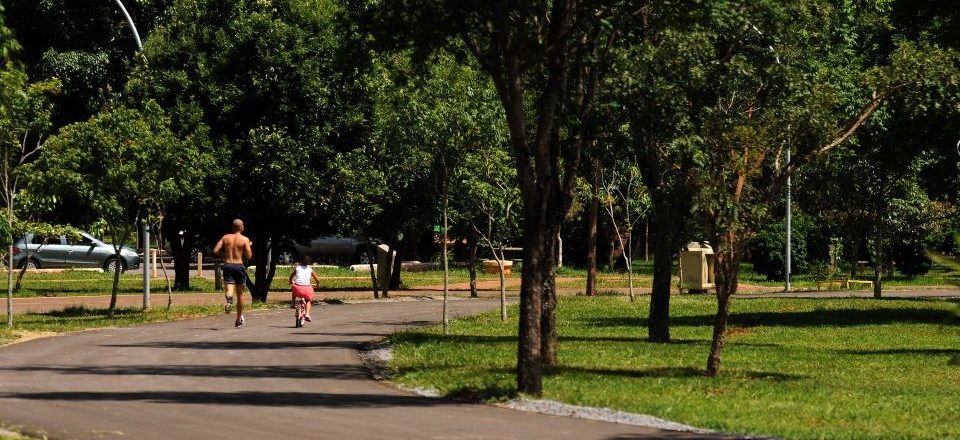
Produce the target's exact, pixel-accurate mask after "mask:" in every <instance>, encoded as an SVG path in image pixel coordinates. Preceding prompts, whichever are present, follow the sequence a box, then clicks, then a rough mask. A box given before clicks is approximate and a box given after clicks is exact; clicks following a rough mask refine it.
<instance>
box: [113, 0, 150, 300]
mask: <svg viewBox="0 0 960 440" xmlns="http://www.w3.org/2000/svg"><path fill="white" fill-rule="evenodd" d="M116 2H117V6H119V7H120V11H121V12H123V16H124V17H126V19H127V24H129V25H130V30H132V31H133V39H134V40H135V41H136V42H137V50H138V51H140V50H143V42H142V41H140V32H137V25H136V24H135V23H134V22H133V17H131V16H130V13H129V12H127V8H126V7H124V6H123V2H122V1H120V0H116ZM141 263H142V264H143V308H144V309H147V308H149V307H150V219H147V220H146V221H145V222H143V261H142V262H141Z"/></svg>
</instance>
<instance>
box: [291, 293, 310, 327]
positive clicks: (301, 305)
mask: <svg viewBox="0 0 960 440" xmlns="http://www.w3.org/2000/svg"><path fill="white" fill-rule="evenodd" d="M294 308H295V309H296V315H295V316H296V328H300V327H303V317H304V316H306V315H307V302H306V300H304V299H303V298H300V297H297V299H295V300H294Z"/></svg>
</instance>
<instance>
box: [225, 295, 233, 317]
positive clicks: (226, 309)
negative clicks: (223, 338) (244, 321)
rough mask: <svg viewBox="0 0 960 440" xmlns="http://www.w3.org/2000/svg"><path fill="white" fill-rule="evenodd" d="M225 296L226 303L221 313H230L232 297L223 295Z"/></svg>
mask: <svg viewBox="0 0 960 440" xmlns="http://www.w3.org/2000/svg"><path fill="white" fill-rule="evenodd" d="M225 298H227V304H226V305H224V306H223V313H230V310H231V309H233V297H232V296H225Z"/></svg>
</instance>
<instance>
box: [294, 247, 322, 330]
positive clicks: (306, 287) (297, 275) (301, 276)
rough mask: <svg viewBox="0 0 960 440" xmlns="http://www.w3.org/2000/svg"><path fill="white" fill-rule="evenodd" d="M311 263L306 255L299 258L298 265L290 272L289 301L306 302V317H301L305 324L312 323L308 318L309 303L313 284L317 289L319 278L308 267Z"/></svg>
mask: <svg viewBox="0 0 960 440" xmlns="http://www.w3.org/2000/svg"><path fill="white" fill-rule="evenodd" d="M312 262H313V261H312V260H311V259H310V257H309V256H308V255H304V256H302V257H300V264H298V265H296V266H294V267H293V271H292V272H290V290H291V295H290V300H291V301H296V300H297V298H303V299H304V302H306V305H307V310H306V315H305V316H304V317H303V319H304V320H306V321H307V322H311V321H313V319H311V318H310V308H311V304H310V302H311V301H312V300H313V282H316V284H317V287H318V288H319V287H320V278H318V277H317V274H315V273H313V269H312V268H311V267H310V263H312Z"/></svg>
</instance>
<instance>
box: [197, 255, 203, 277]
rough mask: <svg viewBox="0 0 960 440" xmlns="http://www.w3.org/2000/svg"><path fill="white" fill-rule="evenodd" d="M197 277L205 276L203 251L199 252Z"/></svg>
mask: <svg viewBox="0 0 960 440" xmlns="http://www.w3.org/2000/svg"><path fill="white" fill-rule="evenodd" d="M197 277H199V278H203V252H197Z"/></svg>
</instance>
